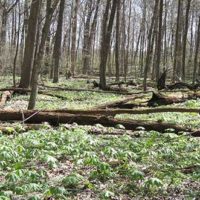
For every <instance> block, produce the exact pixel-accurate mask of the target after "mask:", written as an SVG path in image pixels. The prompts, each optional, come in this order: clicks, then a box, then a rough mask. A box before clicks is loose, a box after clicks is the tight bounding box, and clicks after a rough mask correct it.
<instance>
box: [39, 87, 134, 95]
mask: <svg viewBox="0 0 200 200" xmlns="http://www.w3.org/2000/svg"><path fill="white" fill-rule="evenodd" d="M40 86H41V87H43V88H48V89H52V90H57V91H70V92H96V93H107V94H122V95H132V93H131V92H128V91H127V90H122V89H121V90H120V89H114V88H113V89H112V88H108V89H107V90H95V89H79V88H63V87H54V86H47V85H40Z"/></svg>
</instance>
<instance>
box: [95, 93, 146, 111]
mask: <svg viewBox="0 0 200 200" xmlns="http://www.w3.org/2000/svg"><path fill="white" fill-rule="evenodd" d="M144 97H145V96H144V95H142V96H141V95H140V96H135V95H134V96H130V97H126V98H123V99H121V100H116V101H113V102H109V103H105V104H102V105H99V106H96V107H94V109H106V108H124V107H125V104H126V103H127V102H129V101H133V100H136V99H141V98H144ZM132 105H134V106H135V107H136V106H138V104H132ZM132 107H133V106H131V108H132ZM126 108H129V107H128V106H127V107H126Z"/></svg>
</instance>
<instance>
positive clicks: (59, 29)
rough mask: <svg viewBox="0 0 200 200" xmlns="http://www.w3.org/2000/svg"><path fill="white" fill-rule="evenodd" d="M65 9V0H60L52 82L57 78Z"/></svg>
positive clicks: (56, 81)
mask: <svg viewBox="0 0 200 200" xmlns="http://www.w3.org/2000/svg"><path fill="white" fill-rule="evenodd" d="M64 9H65V0H60V10H59V15H58V25H57V30H56V35H55V44H54V51H53V69H54V73H53V83H58V80H59V65H60V59H61V42H62V28H63V13H64Z"/></svg>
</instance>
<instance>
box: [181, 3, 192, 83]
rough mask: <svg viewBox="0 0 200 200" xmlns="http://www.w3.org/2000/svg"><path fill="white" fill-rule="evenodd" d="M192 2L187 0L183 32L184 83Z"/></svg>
mask: <svg viewBox="0 0 200 200" xmlns="http://www.w3.org/2000/svg"><path fill="white" fill-rule="evenodd" d="M190 5H191V0H187V8H186V15H185V27H184V32H183V55H182V74H183V77H182V78H183V81H185V60H186V45H187V35H188V27H189V13H190Z"/></svg>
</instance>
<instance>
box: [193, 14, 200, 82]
mask: <svg viewBox="0 0 200 200" xmlns="http://www.w3.org/2000/svg"><path fill="white" fill-rule="evenodd" d="M199 48H200V16H199V22H198V28H197V34H196V47H195V55H194V71H193V84H194V83H195V81H196V78H197V66H198V54H199Z"/></svg>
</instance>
